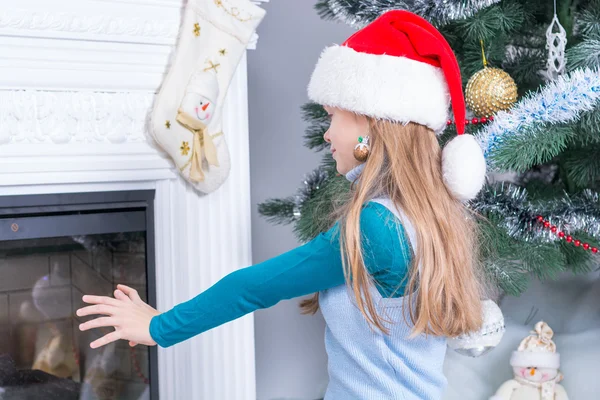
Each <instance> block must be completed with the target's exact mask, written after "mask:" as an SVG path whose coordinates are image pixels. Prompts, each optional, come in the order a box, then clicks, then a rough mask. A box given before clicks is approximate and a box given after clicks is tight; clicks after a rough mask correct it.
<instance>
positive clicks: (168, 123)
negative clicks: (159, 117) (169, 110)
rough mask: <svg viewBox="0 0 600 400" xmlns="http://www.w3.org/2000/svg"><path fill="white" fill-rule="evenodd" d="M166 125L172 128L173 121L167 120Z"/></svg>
mask: <svg viewBox="0 0 600 400" xmlns="http://www.w3.org/2000/svg"><path fill="white" fill-rule="evenodd" d="M165 126H166V127H167V129H171V121H169V120H167V122H165Z"/></svg>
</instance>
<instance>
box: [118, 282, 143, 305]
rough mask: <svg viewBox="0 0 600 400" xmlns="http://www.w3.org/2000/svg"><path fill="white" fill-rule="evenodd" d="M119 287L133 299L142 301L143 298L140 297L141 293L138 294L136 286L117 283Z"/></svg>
mask: <svg viewBox="0 0 600 400" xmlns="http://www.w3.org/2000/svg"><path fill="white" fill-rule="evenodd" d="M117 288H119V289H120V290H121V291H122V292H123V293H125V294H126V295H127V296H129V298H130V299H131V300H133V301H142V299H141V298H140V295H139V294H138V292H137V290H135V289H134V288H130V287H129V286H125V285H120V284H119V285H117Z"/></svg>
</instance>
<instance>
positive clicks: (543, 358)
mask: <svg viewBox="0 0 600 400" xmlns="http://www.w3.org/2000/svg"><path fill="white" fill-rule="evenodd" d="M531 333H532V334H531V335H529V336H527V337H526V338H525V339H523V340H522V341H521V344H520V345H519V349H518V350H517V351H513V353H512V356H511V357H510V365H512V366H513V367H537V368H556V369H558V367H559V366H560V354H559V353H557V352H556V345H555V344H554V342H553V341H552V336H553V335H554V332H553V331H552V329H551V328H550V326H548V324H547V323H545V322H544V321H540V322H538V323H537V324H535V331H532V332H531Z"/></svg>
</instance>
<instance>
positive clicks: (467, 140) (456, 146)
mask: <svg viewBox="0 0 600 400" xmlns="http://www.w3.org/2000/svg"><path fill="white" fill-rule="evenodd" d="M442 174H443V176H444V182H445V183H446V186H447V187H448V189H450V192H452V194H453V195H454V196H455V197H456V198H457V199H459V200H462V201H465V200H471V199H473V198H474V197H475V196H476V195H477V193H479V191H480V190H481V188H482V187H483V184H484V183H485V175H486V163H485V157H484V156H483V151H482V150H481V147H480V146H479V144H478V143H477V140H475V137H473V135H469V134H463V135H458V136H456V137H455V138H454V139H452V140H451V141H450V142H448V143H446V145H445V146H444V149H443V150H442Z"/></svg>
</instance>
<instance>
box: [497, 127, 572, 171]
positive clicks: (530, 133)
mask: <svg viewBox="0 0 600 400" xmlns="http://www.w3.org/2000/svg"><path fill="white" fill-rule="evenodd" d="M572 135H573V127H572V126H570V125H549V126H548V125H537V126H534V127H531V128H529V129H524V130H523V131H522V132H521V133H519V134H515V135H508V136H507V137H506V138H505V139H504V140H503V141H502V143H501V144H500V145H498V146H497V147H496V148H495V149H494V151H493V152H492V153H491V154H490V156H489V157H490V161H491V163H492V164H493V165H494V167H495V168H498V169H500V170H505V171H515V172H525V171H527V170H528V169H530V168H531V167H533V166H535V165H539V164H544V163H546V162H548V161H550V160H552V159H553V158H554V157H556V156H558V155H559V154H560V153H561V152H563V151H564V150H566V149H567V143H568V142H569V139H570V138H571V136H572Z"/></svg>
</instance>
